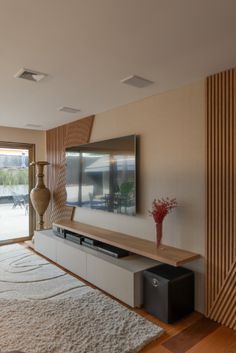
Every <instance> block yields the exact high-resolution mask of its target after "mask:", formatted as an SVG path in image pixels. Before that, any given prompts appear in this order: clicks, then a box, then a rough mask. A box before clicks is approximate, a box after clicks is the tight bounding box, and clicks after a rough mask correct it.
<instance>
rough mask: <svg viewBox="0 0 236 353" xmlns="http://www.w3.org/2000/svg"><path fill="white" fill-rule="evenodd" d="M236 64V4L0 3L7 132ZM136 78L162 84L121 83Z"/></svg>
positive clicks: (128, 0) (0, 102)
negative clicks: (34, 76)
mask: <svg viewBox="0 0 236 353" xmlns="http://www.w3.org/2000/svg"><path fill="white" fill-rule="evenodd" d="M235 64H236V1H235V0H40V1H38V0H0V125H2V126H11V127H23V128H24V127H25V125H26V124H37V125H42V129H49V128H52V127H55V126H58V125H62V124H64V123H66V122H69V121H73V120H77V119H78V118H80V117H84V116H87V115H89V114H93V113H98V112H102V111H106V110H109V109H111V108H114V107H118V106H121V105H124V104H126V103H128V102H132V101H136V100H139V99H142V98H144V97H146V96H150V95H153V94H157V93H160V92H164V91H167V90H170V89H173V88H176V87H178V86H181V85H185V84H187V83H190V82H193V81H195V80H198V79H201V78H204V77H206V76H207V75H209V74H212V73H215V72H218V71H222V70H224V69H227V68H231V67H234V66H236V65H235ZM22 67H24V68H28V69H33V70H37V71H41V72H44V73H47V74H48V75H49V76H48V77H47V78H46V79H44V80H43V81H41V82H39V83H34V82H30V81H26V80H22V79H16V78H14V74H16V72H17V71H19V69H20V68H22ZM133 74H136V75H139V76H142V77H145V78H147V79H150V80H152V81H154V82H155V83H154V84H153V85H151V86H149V87H146V88H135V87H130V86H127V85H125V84H122V83H121V82H120V80H121V79H123V78H125V77H127V76H130V75H133ZM63 105H65V106H71V107H75V108H80V109H81V113H79V114H76V115H73V114H68V113H63V112H59V111H58V110H57V109H58V108H59V107H61V106H63Z"/></svg>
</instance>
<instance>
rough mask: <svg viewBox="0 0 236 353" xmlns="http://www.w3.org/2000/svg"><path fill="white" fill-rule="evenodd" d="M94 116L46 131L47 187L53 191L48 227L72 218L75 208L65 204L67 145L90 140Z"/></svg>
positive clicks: (47, 216) (47, 217)
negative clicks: (53, 223) (58, 221)
mask: <svg viewBox="0 0 236 353" xmlns="http://www.w3.org/2000/svg"><path fill="white" fill-rule="evenodd" d="M93 121H94V116H89V117H87V118H84V119H81V120H77V121H75V122H72V123H70V124H66V125H62V126H59V127H57V128H55V129H51V130H48V131H47V132H46V151H47V161H48V162H49V163H50V166H49V167H48V170H47V187H48V188H49V189H50V191H51V193H52V197H51V201H50V204H49V207H48V210H47V213H46V215H45V223H46V226H47V227H50V226H51V225H52V222H54V221H57V220H58V219H62V218H63V219H70V218H71V215H72V212H73V208H72V207H67V206H65V200H66V190H65V184H66V173H65V147H69V146H73V145H79V144H83V143H87V142H89V139H90V135H91V131H92V126H93Z"/></svg>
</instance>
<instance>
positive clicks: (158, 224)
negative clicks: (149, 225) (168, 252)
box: [156, 221, 163, 247]
mask: <svg viewBox="0 0 236 353" xmlns="http://www.w3.org/2000/svg"><path fill="white" fill-rule="evenodd" d="M162 225H163V221H162V222H156V245H157V247H159V246H160V245H161V239H162Z"/></svg>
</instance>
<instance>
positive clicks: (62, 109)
mask: <svg viewBox="0 0 236 353" xmlns="http://www.w3.org/2000/svg"><path fill="white" fill-rule="evenodd" d="M58 110H59V111H60V112H65V113H71V114H76V113H79V112H80V109H77V108H72V107H60V108H59V109H58Z"/></svg>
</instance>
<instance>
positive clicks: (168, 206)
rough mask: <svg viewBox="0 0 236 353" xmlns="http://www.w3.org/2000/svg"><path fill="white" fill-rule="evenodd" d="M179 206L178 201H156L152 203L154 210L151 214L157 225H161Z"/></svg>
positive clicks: (162, 199)
mask: <svg viewBox="0 0 236 353" xmlns="http://www.w3.org/2000/svg"><path fill="white" fill-rule="evenodd" d="M176 206H177V201H176V199H175V198H174V199H169V197H167V198H166V199H164V198H161V199H154V200H153V202H152V210H151V211H149V214H150V215H152V216H153V218H154V220H155V222H156V223H161V222H162V221H163V219H164V218H165V216H166V215H167V214H168V213H169V212H170V210H172V209H173V208H175V207H176Z"/></svg>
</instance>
